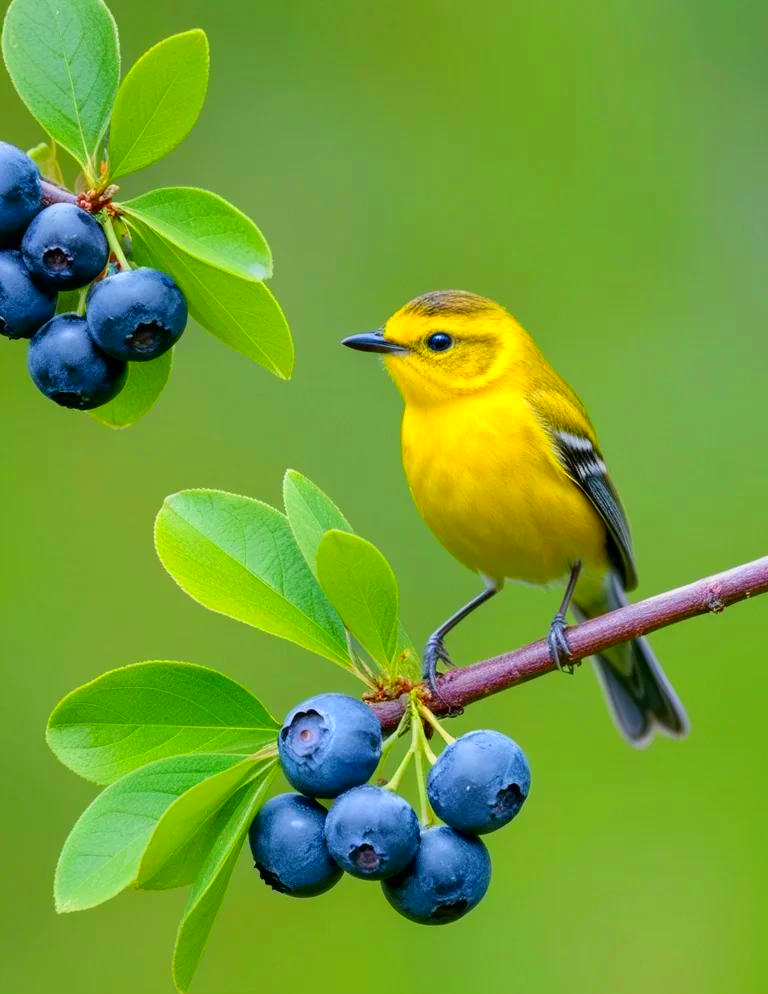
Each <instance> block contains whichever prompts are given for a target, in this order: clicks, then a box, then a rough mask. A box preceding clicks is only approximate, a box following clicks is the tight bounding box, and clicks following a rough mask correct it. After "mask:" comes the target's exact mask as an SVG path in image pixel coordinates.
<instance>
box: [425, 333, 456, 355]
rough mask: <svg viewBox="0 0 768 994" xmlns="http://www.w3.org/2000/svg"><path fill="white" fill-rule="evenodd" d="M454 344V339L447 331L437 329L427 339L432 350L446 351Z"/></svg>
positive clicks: (428, 346)
mask: <svg viewBox="0 0 768 994" xmlns="http://www.w3.org/2000/svg"><path fill="white" fill-rule="evenodd" d="M452 345H453V339H452V338H451V336H450V335H449V334H448V333H447V332H445V331H436V332H435V333H434V334H433V335H430V336H429V338H428V339H427V348H428V349H430V351H432V352H446V351H447V350H448V349H449V348H450V347H451V346H452Z"/></svg>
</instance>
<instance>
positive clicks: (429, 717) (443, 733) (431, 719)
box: [419, 704, 456, 763]
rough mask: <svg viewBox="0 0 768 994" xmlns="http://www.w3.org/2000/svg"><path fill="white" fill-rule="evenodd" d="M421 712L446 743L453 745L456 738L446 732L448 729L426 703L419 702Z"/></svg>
mask: <svg viewBox="0 0 768 994" xmlns="http://www.w3.org/2000/svg"><path fill="white" fill-rule="evenodd" d="M419 714H420V715H421V717H422V718H423V719H424V721H426V723H427V724H428V725H431V727H432V728H434V730H435V731H436V732H437V734H438V735H439V736H440V738H441V739H442V740H443V741H444V742H445V744H446V745H453V743H454V742H455V741H456V739H455V738H454V737H453V736H452V735H449V733H448V732H446V730H445V729H444V728H443V726H442V725H441V724H440V722H439V721H438V720H437V718H436V717H435V716H434V715H433V714H432V712H431V711H430V710H429V708H428V707H427V706H426V704H419ZM424 741H425V742H426V736H425V737H424ZM433 755H434V753H433ZM434 761H435V760H434V759H433V760H432V762H433V763H434Z"/></svg>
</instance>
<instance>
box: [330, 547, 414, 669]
mask: <svg viewBox="0 0 768 994" xmlns="http://www.w3.org/2000/svg"><path fill="white" fill-rule="evenodd" d="M317 576H318V580H319V581H320V586H321V587H322V588H323V590H324V591H325V594H326V596H327V597H328V600H329V601H330V602H331V604H333V606H334V607H335V608H336V610H337V611H338V612H339V615H340V616H341V618H342V620H343V622H344V624H345V626H346V627H347V628H348V629H349V631H350V632H351V633H352V634H353V635H354V636H355V638H356V639H357V640H358V641H359V642H360V644H361V645H362V646H363V648H364V649H366V650H367V651H368V652H369V653H370V654H371V656H372V657H373V659H375V660H376V662H377V663H378V664H379V665H380V666H382V667H384V668H388V667H389V665H390V663H391V662H392V660H393V658H394V656H395V653H396V650H397V641H398V590H397V581H396V579H395V575H394V573H393V572H392V568H391V567H390V565H389V563H388V562H387V560H386V559H385V558H384V556H383V555H382V554H381V553H380V552H379V550H378V549H377V548H376V547H375V546H374V545H371V543H370V542H366V540H365V539H363V538H360V537H359V536H358V535H351V534H349V533H348V532H342V531H328V532H326V534H325V535H324V536H323V538H322V540H321V542H320V545H319V546H318V549H317Z"/></svg>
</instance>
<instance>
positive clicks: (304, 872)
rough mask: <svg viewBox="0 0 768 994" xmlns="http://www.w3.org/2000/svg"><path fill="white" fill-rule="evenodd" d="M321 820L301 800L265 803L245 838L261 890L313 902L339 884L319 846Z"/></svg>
mask: <svg viewBox="0 0 768 994" xmlns="http://www.w3.org/2000/svg"><path fill="white" fill-rule="evenodd" d="M325 818H326V810H325V808H324V807H323V806H322V805H321V804H318V803H317V801H313V800H312V799H311V798H309V797H304V796H303V795H302V794H279V795H278V796H277V797H273V798H271V799H270V800H269V801H267V803H266V804H265V805H264V807H263V808H262V809H261V811H259V813H258V814H257V815H256V817H255V818H254V819H253V822H252V824H251V829H250V833H249V839H250V843H251V852H252V853H253V859H254V863H255V865H256V869H257V870H258V871H259V874H260V876H261V879H262V880H263V881H264V883H265V884H268V885H269V886H270V887H271V888H272V889H273V890H276V891H278V892H279V893H280V894H290V895H292V896H293V897H315V895H317V894H322V893H323V892H324V891H327V890H330V888H331V887H333V885H334V884H335V883H337V882H338V881H339V880H340V879H341V870H340V869H339V867H338V866H337V865H336V863H334V861H333V860H332V859H331V857H330V854H329V852H328V847H327V846H326V844H325V835H324V831H323V830H324V827H325Z"/></svg>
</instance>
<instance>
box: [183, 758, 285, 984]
mask: <svg viewBox="0 0 768 994" xmlns="http://www.w3.org/2000/svg"><path fill="white" fill-rule="evenodd" d="M271 781H272V776H271V775H269V774H268V775H267V776H265V777H263V778H261V779H259V780H258V781H257V782H256V783H254V784H251V785H250V786H249V787H248V788H247V789H246V788H244V789H243V790H241V791H240V793H239V794H238V795H236V796H237V803H236V804H233V805H232V810H231V813H229V817H228V819H227V821H226V824H225V825H224V826H223V827H222V829H221V831H220V832H219V835H218V838H217V839H216V843H215V845H214V846H213V848H212V849H211V851H210V854H209V856H208V859H207V860H206V861H205V864H204V865H203V866H202V868H201V870H200V873H199V874H198V876H197V879H196V880H195V882H194V883H193V885H192V890H191V891H190V894H189V899H188V901H187V905H186V907H185V908H184V914H183V916H182V919H181V922H180V924H179V931H178V933H177V935H176V948H175V949H174V952H173V979H174V981H175V983H176V986H177V988H178V989H179V990H180V991H182V992H184V994H186V991H188V990H189V985H190V984H191V982H192V978H193V976H194V974H195V971H196V970H197V967H198V964H199V963H200V957H201V956H202V954H203V949H204V948H205V944H206V942H207V941H208V936H209V935H210V932H211V928H212V927H213V923H214V921H215V919H216V915H217V914H218V912H219V908H220V907H221V902H222V901H223V899H224V894H225V893H226V890H227V886H228V884H229V881H230V878H231V876H232V871H233V870H234V868H235V864H236V863H237V858H238V856H239V855H240V849H241V848H242V845H243V841H244V840H245V836H246V834H247V833H248V828H249V826H250V824H251V822H252V821H253V819H254V818H255V817H256V814H257V813H258V810H259V808H260V807H261V806H262V804H263V803H264V799H265V797H266V795H267V791H268V790H269V786H270V783H271ZM234 800H235V799H234V798H233V802H234Z"/></svg>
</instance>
